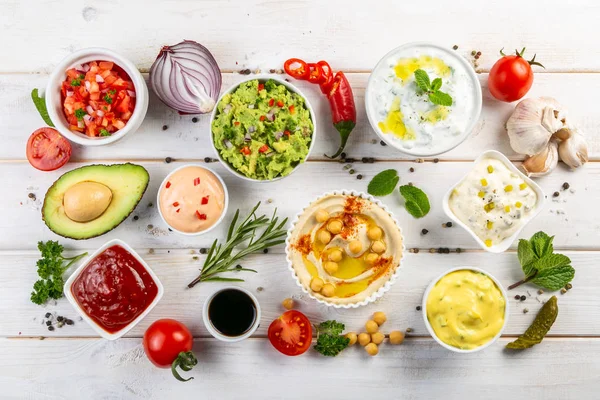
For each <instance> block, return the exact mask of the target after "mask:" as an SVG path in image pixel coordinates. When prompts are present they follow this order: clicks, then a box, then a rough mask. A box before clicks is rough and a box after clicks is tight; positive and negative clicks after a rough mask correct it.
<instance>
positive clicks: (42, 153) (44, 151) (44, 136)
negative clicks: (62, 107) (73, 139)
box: [27, 128, 71, 171]
mask: <svg viewBox="0 0 600 400" xmlns="http://www.w3.org/2000/svg"><path fill="white" fill-rule="evenodd" d="M69 158H71V143H69V141H68V140H67V139H65V138H64V137H62V136H61V134H60V133H58V131H57V130H56V129H52V128H40V129H38V130H36V131H35V132H33V133H32V134H31V136H30V137H29V140H28V141H27V159H28V160H29V163H30V164H31V165H32V166H33V167H34V168H37V169H39V170H40V171H54V170H55V169H58V168H60V167H62V166H63V165H65V164H66V163H67V161H69Z"/></svg>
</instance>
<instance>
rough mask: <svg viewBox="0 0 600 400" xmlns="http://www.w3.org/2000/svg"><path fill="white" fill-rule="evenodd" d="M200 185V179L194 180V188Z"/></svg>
mask: <svg viewBox="0 0 600 400" xmlns="http://www.w3.org/2000/svg"><path fill="white" fill-rule="evenodd" d="M199 184H200V178H195V179H194V186H198V185H199Z"/></svg>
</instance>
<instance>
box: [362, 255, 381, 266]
mask: <svg viewBox="0 0 600 400" xmlns="http://www.w3.org/2000/svg"><path fill="white" fill-rule="evenodd" d="M377 260H379V254H377V253H369V254H367V255H366V256H365V262H366V263H367V264H369V265H373V264H375V263H376V262H377Z"/></svg>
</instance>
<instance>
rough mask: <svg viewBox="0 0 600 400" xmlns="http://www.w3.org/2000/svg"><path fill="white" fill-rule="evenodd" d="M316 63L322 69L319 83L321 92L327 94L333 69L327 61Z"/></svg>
mask: <svg viewBox="0 0 600 400" xmlns="http://www.w3.org/2000/svg"><path fill="white" fill-rule="evenodd" d="M317 65H319V66H320V67H321V69H322V70H323V82H321V83H320V84H319V87H320V88H321V93H323V94H325V95H328V94H329V91H330V90H331V84H332V83H333V71H332V70H331V67H330V66H329V63H328V62H327V61H319V62H318V63H317Z"/></svg>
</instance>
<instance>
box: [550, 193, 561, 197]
mask: <svg viewBox="0 0 600 400" xmlns="http://www.w3.org/2000/svg"><path fill="white" fill-rule="evenodd" d="M552 196H554V197H558V196H560V193H558V192H554V194H553V195H552Z"/></svg>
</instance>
